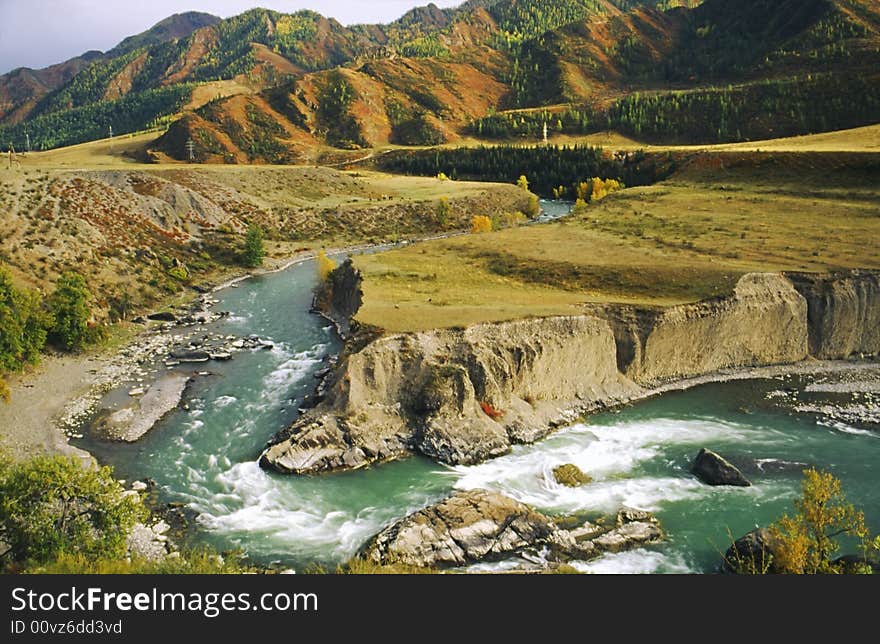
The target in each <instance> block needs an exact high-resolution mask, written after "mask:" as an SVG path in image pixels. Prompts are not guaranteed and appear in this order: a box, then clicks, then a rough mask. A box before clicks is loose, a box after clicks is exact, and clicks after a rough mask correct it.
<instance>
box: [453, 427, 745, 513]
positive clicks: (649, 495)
mask: <svg viewBox="0 0 880 644" xmlns="http://www.w3.org/2000/svg"><path fill="white" fill-rule="evenodd" d="M721 438H723V439H724V440H725V441H729V440H734V439H735V440H749V441H752V442H754V440H753V439H754V438H755V432H753V431H749V430H748V429H746V428H744V427H742V426H739V425H735V424H731V423H723V422H719V421H708V420H686V421H683V420H672V419H657V420H651V421H634V422H630V423H626V424H623V425H616V426H587V425H575V426H573V427H571V428H569V429H567V430H565V431H564V432H562V433H561V434H558V435H556V436H554V437H552V438H550V439H548V440H546V441H544V442H540V443H537V444H535V445H530V446H526V447H517V448H515V449H514V451H513V453H511V454H509V455H507V456H502V457H500V458H497V459H494V460H491V461H488V462H486V463H482V464H480V465H476V466H459V467H453V468H450V470H449V471H450V474H451V475H452V476H455V477H456V478H457V479H458V480H457V481H456V482H455V487H456V488H457V489H475V488H485V489H490V490H495V491H498V492H502V493H504V494H508V495H510V496H512V497H514V498H516V499H517V500H519V501H522V502H524V503H528V504H530V505H534V506H536V507H537V508H539V509H542V510H547V511H557V512H574V511H595V512H600V511H601V512H607V513H610V512H616V511H617V510H618V509H620V507H621V506H623V505H626V506H631V507H637V508H642V509H645V510H651V511H656V510H658V509H659V508H660V506H661V505H662V504H663V503H664V502H673V501H683V500H693V499H699V498H703V497H705V496H708V495H710V494H722V493H723V492H719V491H718V489H717V488H711V487H708V486H705V485H703V484H701V483H700V482H699V481H697V480H696V479H695V478H693V477H691V476H690V475H687V474H685V473H684V472H682V473H681V474H680V475H679V476H674V475H671V476H650V475H641V476H640V475H633V471H634V470H636V469H637V468H638V467H639V466H640V465H642V464H643V463H646V462H648V461H651V460H654V459H656V458H659V457H661V455H662V452H663V449H664V448H665V447H668V446H670V445H694V446H698V445H700V446H701V445H703V444H706V443H708V442H712V441H713V440H718V439H721ZM564 463H573V464H574V465H577V466H578V467H579V468H580V469H581V470H583V471H584V472H586V473H587V474H589V475H590V476H591V477H592V478H593V483H590V484H588V485H585V486H582V487H578V488H569V487H566V486H564V485H560V484H559V483H557V482H556V480H555V478H554V476H553V468H555V467H556V466H558V465H561V464H564ZM746 493H749V494H759V492H758V490H757V489H756V488H751V489H750V490H749V491H748V492H746Z"/></svg>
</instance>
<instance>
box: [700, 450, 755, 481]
mask: <svg viewBox="0 0 880 644" xmlns="http://www.w3.org/2000/svg"><path fill="white" fill-rule="evenodd" d="M691 472H692V473H693V474H694V476H696V477H697V478H698V479H700V480H701V481H702V482H703V483H706V484H707V485H733V486H738V487H749V486H750V485H751V482H750V481H749V480H748V479H747V478H746V477H745V476H743V473H742V472H740V471H739V470H738V469H737V468H736V466H735V465H733V463H731V462H730V461H728V460H726V459H725V458H724V457H722V456H720V455H719V454H716V453H715V452H713V451H712V450H709V449H706V448H705V447H704V448H703V449H701V450H700V453H699V454H697V458H696V459H695V460H694V464H693V465H692V466H691Z"/></svg>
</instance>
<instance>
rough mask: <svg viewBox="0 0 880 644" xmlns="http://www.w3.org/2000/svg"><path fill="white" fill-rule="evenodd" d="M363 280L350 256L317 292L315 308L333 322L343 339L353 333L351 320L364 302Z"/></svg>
mask: <svg viewBox="0 0 880 644" xmlns="http://www.w3.org/2000/svg"><path fill="white" fill-rule="evenodd" d="M362 282H363V278H362V277H361V274H360V271H358V270H357V269H356V268H355V267H354V263H352V261H351V258H349V259H346V260H345V261H344V262H343V263H342V264H341V265H340V266H338V267H337V268H336V269H335V270H334V271H333V272H331V273H330V275H328V276H327V280H326V281H325V282H323V283H322V284H319V285H318V289H317V291H316V293H315V302H314V306H313V309H314V310H316V311H317V312H318V313H320V314H321V315H323V316H324V317H326V318H327V319H328V320H330V321H331V322H333V324H335V325H336V330H337V331H338V332H339V336H340V337H341V338H343V339H346V338H348V337H349V335H350V334H351V322H352V320H353V319H354V316H355V315H357V312H358V311H359V310H360V308H361V304H363V301H364V292H363V290H362V289H361V283H362Z"/></svg>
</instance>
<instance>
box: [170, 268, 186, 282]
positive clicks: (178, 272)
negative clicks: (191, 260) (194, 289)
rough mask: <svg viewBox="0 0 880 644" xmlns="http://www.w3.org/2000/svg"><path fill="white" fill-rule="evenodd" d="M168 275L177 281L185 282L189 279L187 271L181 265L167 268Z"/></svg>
mask: <svg viewBox="0 0 880 644" xmlns="http://www.w3.org/2000/svg"><path fill="white" fill-rule="evenodd" d="M168 275H169V276H171V277H173V278H174V279H176V280H177V281H179V282H186V281H187V280H189V271H188V270H186V268H184V267H183V266H175V267H174V268H172V269H169V271H168Z"/></svg>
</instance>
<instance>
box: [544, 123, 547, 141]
mask: <svg viewBox="0 0 880 644" xmlns="http://www.w3.org/2000/svg"><path fill="white" fill-rule="evenodd" d="M544 145H547V121H544Z"/></svg>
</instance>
